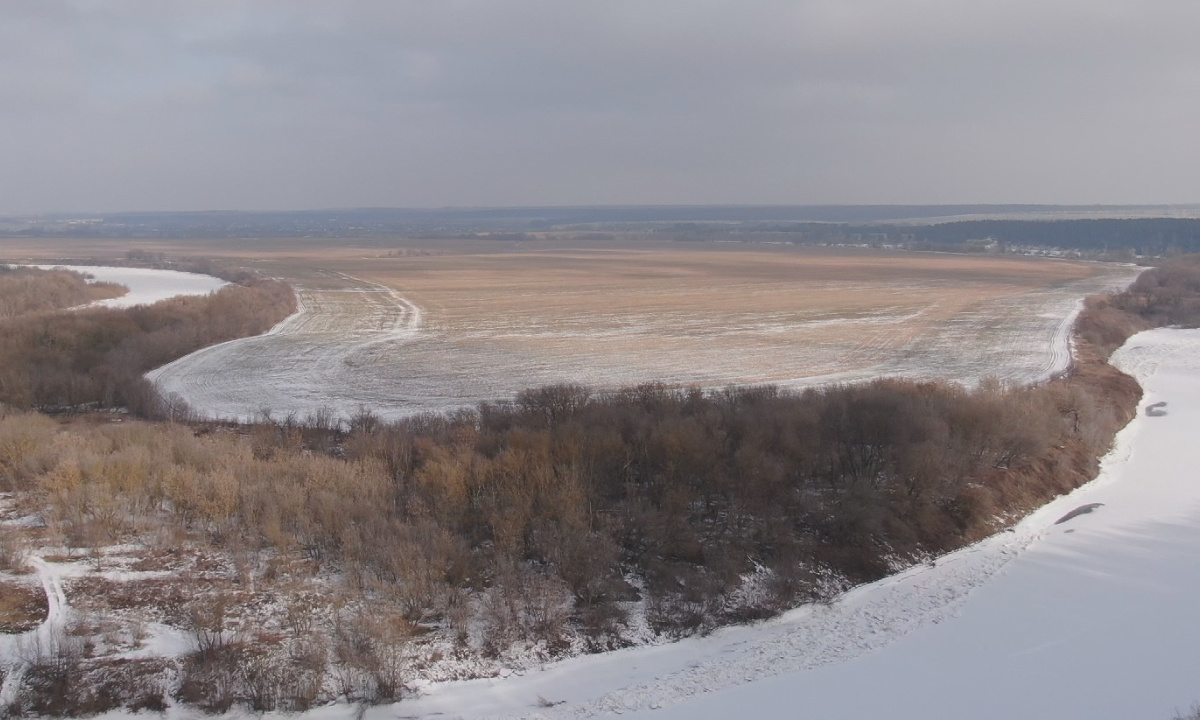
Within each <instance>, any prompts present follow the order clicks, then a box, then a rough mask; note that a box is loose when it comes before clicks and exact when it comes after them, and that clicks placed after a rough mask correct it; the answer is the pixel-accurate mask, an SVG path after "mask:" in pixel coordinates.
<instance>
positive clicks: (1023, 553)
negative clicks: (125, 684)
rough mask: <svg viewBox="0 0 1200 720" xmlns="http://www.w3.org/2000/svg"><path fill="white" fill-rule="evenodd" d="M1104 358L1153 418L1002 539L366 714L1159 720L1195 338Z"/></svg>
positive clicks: (1196, 530)
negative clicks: (804, 600)
mask: <svg viewBox="0 0 1200 720" xmlns="http://www.w3.org/2000/svg"><path fill="white" fill-rule="evenodd" d="M1114 362H1115V363H1116V364H1118V365H1119V366H1120V367H1121V368H1122V369H1124V370H1125V371H1126V372H1129V373H1131V374H1133V375H1134V376H1135V377H1137V378H1138V380H1139V382H1141V383H1142V385H1143V387H1144V388H1145V390H1146V396H1145V398H1144V400H1143V407H1144V406H1147V405H1151V404H1154V403H1157V402H1166V403H1167V405H1166V407H1165V408H1164V409H1165V410H1166V411H1167V414H1166V415H1163V416H1157V417H1151V416H1147V415H1146V414H1145V413H1144V412H1143V413H1141V414H1140V415H1139V417H1138V418H1137V419H1136V420H1134V421H1133V422H1132V423H1131V424H1130V425H1129V426H1128V427H1127V428H1126V429H1125V430H1123V431H1122V432H1121V433H1120V435H1119V436H1118V441H1117V447H1116V448H1115V449H1114V450H1113V452H1112V453H1110V455H1109V456H1108V457H1107V458H1106V459H1105V462H1104V466H1103V469H1102V471H1101V475H1100V477H1099V478H1098V479H1097V480H1095V481H1094V482H1092V483H1090V484H1089V485H1087V486H1085V487H1083V488H1080V489H1079V490H1077V491H1076V492H1074V493H1072V494H1070V495H1068V496H1065V497H1062V498H1059V499H1058V500H1056V501H1054V502H1052V503H1050V504H1049V505H1047V506H1045V507H1044V508H1042V509H1041V510H1039V511H1037V512H1036V513H1034V514H1033V515H1031V516H1030V517H1028V518H1027V519H1025V520H1024V521H1023V522H1022V523H1020V524H1019V525H1018V526H1017V527H1016V528H1015V529H1014V530H1013V531H1011V532H1005V533H1000V534H998V535H997V536H995V537H993V538H990V539H988V540H986V541H984V542H982V543H979V544H978V545H975V546H972V547H969V548H965V549H963V550H961V551H959V552H956V553H953V554H951V555H949V556H946V557H944V558H942V559H940V560H939V561H938V562H937V563H936V565H933V566H925V567H919V568H914V569H912V570H910V571H908V572H906V573H903V574H901V575H899V576H896V577H892V578H888V579H886V580H882V581H880V582H878V583H874V584H872V585H869V586H865V587H861V588H858V589H856V590H854V591H852V592H851V593H849V594H848V595H847V596H845V597H843V598H841V599H840V600H838V601H837V602H835V603H833V604H832V605H831V606H829V607H823V606H816V607H805V608H801V609H799V610H796V611H793V612H791V613H789V614H787V615H785V616H783V617H781V618H779V619H776V620H773V621H770V622H767V623H763V624H761V625H757V626H753V627H738V628H728V629H725V630H721V631H719V632H716V633H714V634H713V635H712V636H710V637H707V638H698V639H690V640H685V641H682V642H679V643H675V644H671V645H663V646H656V647H643V648H636V649H632V650H626V651H620V652H615V653H610V654H606V655H600V656H590V657H582V658H575V659H572V660H568V661H565V662H562V663H559V664H557V665H553V666H550V667H548V668H546V669H545V670H543V671H539V672H531V673H526V674H524V675H521V676H511V677H506V678H498V679H493V680H477V681H470V682H459V683H446V684H441V685H433V686H427V687H424V688H422V696H421V697H419V698H416V699H410V700H406V701H403V702H402V703H400V704H399V705H396V706H393V707H388V708H376V709H372V710H370V711H368V712H367V717H368V718H380V719H382V718H385V717H386V718H392V717H396V716H397V715H399V716H403V717H417V718H434V717H437V718H444V719H449V718H480V717H514V718H516V717H540V718H576V717H598V716H610V715H621V716H622V717H639V718H653V719H656V720H668V719H674V718H689V719H696V718H699V719H705V718H722V719H723V718H730V717H754V718H776V717H778V718H808V717H811V718H874V717H888V718H913V719H914V720H918V719H919V720H936V719H938V718H954V719H956V720H957V719H960V718H973V719H986V718H997V719H1001V718H1003V719H1004V720H1012V719H1013V718H1023V719H1028V718H1047V719H1050V718H1054V719H1056V720H1075V719H1078V720H1085V719H1086V720H1102V719H1104V718H1113V719H1114V720H1115V719H1116V718H1121V719H1122V720H1127V719H1128V718H1150V719H1153V718H1162V719H1163V720H1167V719H1168V718H1170V717H1171V716H1172V714H1173V713H1174V711H1175V710H1176V709H1182V708H1187V707H1188V706H1190V704H1191V703H1192V702H1193V701H1195V700H1198V699H1200V682H1198V680H1197V677H1198V676H1197V669H1198V668H1200V622H1197V620H1196V604H1195V603H1196V601H1195V599H1196V598H1197V597H1200V475H1197V473H1196V470H1195V468H1196V467H1198V466H1200V447H1198V446H1197V444H1196V442H1195V436H1196V428H1197V427H1200V330H1186V331H1185V330H1154V331H1150V332H1146V333H1142V334H1139V335H1137V336H1135V337H1133V338H1132V339H1130V341H1129V342H1127V343H1126V345H1125V346H1124V347H1123V348H1122V349H1121V350H1119V351H1118V353H1117V355H1116V356H1115V359H1114ZM1090 503H1102V505H1101V506H1099V507H1097V508H1095V509H1094V510H1093V511H1092V512H1089V513H1086V514H1080V515H1078V516H1076V517H1073V518H1071V519H1069V520H1067V521H1065V522H1060V523H1059V522H1056V521H1058V520H1059V519H1061V518H1063V517H1064V516H1065V515H1067V514H1068V513H1070V512H1071V511H1072V510H1075V509H1077V508H1079V507H1081V506H1084V505H1087V504H1090ZM345 712H346V710H345V709H344V708H338V709H335V708H326V709H323V710H319V711H316V712H315V713H314V714H315V715H317V716H319V717H321V718H325V717H328V718H333V717H335V716H336V717H341V716H343V715H344V714H345Z"/></svg>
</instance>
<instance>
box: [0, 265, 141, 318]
mask: <svg viewBox="0 0 1200 720" xmlns="http://www.w3.org/2000/svg"><path fill="white" fill-rule="evenodd" d="M126 292H128V288H126V287H125V286H123V285H118V284H116V283H108V282H95V283H89V282H88V281H87V277H86V276H84V275H83V274H81V273H77V272H71V271H69V270H40V269H38V268H33V267H22V266H10V265H3V264H0V320H7V319H8V318H14V317H17V316H19V315H28V314H30V313H39V312H47V311H50V310H62V309H64V308H70V307H76V306H79V305H86V304H87V303H90V302H95V301H96V300H107V299H109V298H115V297H120V296H121V295H124V294H125V293H126Z"/></svg>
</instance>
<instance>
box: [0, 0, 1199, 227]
mask: <svg viewBox="0 0 1200 720" xmlns="http://www.w3.org/2000/svg"><path fill="white" fill-rule="evenodd" d="M1197 21H1200V4H1196V3H1194V2H1181V1H1177V0H1149V1H1143V2H1135V1H1127V0H1091V1H1090V2H1085V1H1084V0H1041V1H1040V2H1035V1H1034V0H1008V1H1007V2H1000V1H997V0H977V1H972V2H962V1H961V0H841V1H840V2H835V1H834V0H793V1H791V2H766V1H764V2H736V3H735V2H731V1H728V0H687V1H684V0H659V1H657V2H644V1H643V2H623V1H620V0H617V1H614V2H606V3H566V2H561V0H558V1H554V2H552V1H550V0H511V1H509V0H470V1H460V0H439V1H438V2H424V1H421V2H403V1H388V0H379V1H377V2H369V1H367V0H359V1H351V2H339V3H329V2H317V1H315V0H314V1H309V0H229V1H227V2H219V3H210V2H201V1H200V0H193V1H184V0H158V1H154V0H139V1H134V0H111V1H109V2H103V3H100V2H93V1H91V0H33V1H30V0H11V1H10V2H6V3H4V4H2V5H0V158H3V159H4V170H3V171H2V172H0V210H9V211H32V210H51V209H74V208H79V209H135V208H138V209H141V208H146V209H193V208H195V209H206V208H299V207H327V206H353V205H409V206H412V205H433V206H437V205H448V204H451V205H481V204H550V203H661V202H671V203H676V202H678V203H704V202H747V203H758V202H761V203H806V202H811V203H826V202H842V203H856V202H863V203H872V202H901V203H903V202H976V201H993V202H1018V201H1037V202H1185V201H1195V200H1196V199H1197V191H1198V190H1200V187H1197V184H1198V181H1197V180H1196V179H1195V178H1194V177H1193V175H1194V173H1192V172H1191V171H1190V167H1191V165H1192V164H1194V161H1195V160H1196V159H1197V158H1196V151H1197V146H1196V143H1195V141H1193V140H1192V137H1191V136H1192V129H1191V128H1192V126H1193V125H1194V119H1195V117H1196V114H1197V111H1198V110H1200V100H1198V99H1197V98H1200V93H1197V92H1196V90H1198V89H1200V88H1197V84H1200V50H1198V49H1197V48H1196V47H1195V46H1194V43H1193V42H1192V40H1191V38H1190V37H1189V36H1190V35H1191V32H1192V30H1193V29H1194V28H1195V27H1197V26H1200V24H1198V22H1197Z"/></svg>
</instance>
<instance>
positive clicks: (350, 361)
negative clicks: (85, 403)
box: [147, 274, 421, 420]
mask: <svg viewBox="0 0 1200 720" xmlns="http://www.w3.org/2000/svg"><path fill="white" fill-rule="evenodd" d="M330 277H331V278H332V279H333V280H334V281H335V287H332V288H320V289H314V288H304V287H298V288H296V294H297V300H298V305H299V309H298V310H297V311H296V312H295V313H294V314H292V315H291V316H290V317H288V318H286V319H285V320H284V321H282V322H281V323H279V324H278V325H276V326H275V327H274V328H272V329H271V330H270V331H269V332H267V333H266V334H264V335H260V336H257V337H252V338H244V339H241V340H233V341H231V342H227V343H223V344H220V345H214V346H212V347H209V348H205V349H203V350H200V351H198V352H196V353H193V354H191V355H188V356H187V357H184V358H181V359H180V360H177V361H176V362H173V363H171V364H169V365H165V366H163V367H161V368H158V369H156V370H154V371H153V372H151V373H150V374H149V375H148V376H147V377H149V378H150V380H151V381H153V382H154V383H155V384H156V385H157V386H158V388H159V390H160V391H161V392H163V393H164V394H165V395H166V396H167V397H169V398H174V397H182V398H183V399H184V400H185V401H186V402H188V403H189V404H191V405H193V406H195V407H197V408H198V409H200V410H201V411H202V412H204V413H205V414H207V415H209V416H212V417H222V418H239V419H244V420H245V419H252V418H255V417H259V416H261V415H262V414H263V413H271V414H273V415H275V416H285V415H288V414H292V413H294V414H297V415H298V416H300V417H308V416H310V415H312V414H315V413H316V412H318V411H320V410H322V409H328V410H330V411H332V412H333V413H335V414H337V415H340V416H343V417H345V416H349V415H351V414H352V413H354V412H355V411H357V410H358V409H359V408H360V407H363V406H366V407H376V406H377V404H378V402H379V398H378V396H379V390H378V388H377V387H376V374H375V370H376V369H377V368H379V367H380V366H383V365H386V364H388V363H391V362H393V361H394V353H395V352H396V351H397V349H398V348H400V347H402V346H403V345H405V344H407V343H410V342H412V341H413V340H414V339H415V338H416V337H417V335H418V333H419V331H420V327H421V309H420V308H419V307H417V306H416V305H414V304H413V303H411V302H409V301H407V300H405V299H404V298H403V297H401V296H400V294H399V293H397V292H396V291H394V290H392V289H390V288H387V287H384V286H382V285H379V284H376V283H371V282H367V281H364V280H359V279H357V278H352V277H350V276H348V275H344V274H332V275H331V276H330Z"/></svg>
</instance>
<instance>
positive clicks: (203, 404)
mask: <svg viewBox="0 0 1200 720" xmlns="http://www.w3.org/2000/svg"><path fill="white" fill-rule="evenodd" d="M263 256H265V257H266V258H267V259H266V260H265V261H264V262H262V263H261V265H260V266H259V267H261V268H262V270H263V271H264V272H268V273H271V274H275V275H279V276H281V277H284V278H285V279H288V280H289V281H291V282H292V283H293V284H294V286H295V287H296V290H297V292H298V294H299V296H300V300H301V304H302V306H303V308H302V310H301V312H300V313H299V314H298V315H296V316H293V317H292V318H290V319H289V320H288V321H286V322H285V323H283V324H281V325H280V326H279V327H277V328H275V330H274V331H273V332H272V333H271V334H269V335H266V336H261V337H256V338H248V339H245V340H238V341H234V342H231V343H227V344H224V345H221V346H217V347H213V348H208V349H205V350H202V351H200V352H198V353H195V354H193V355H190V356H188V357H185V358H183V359H181V360H179V361H177V362H175V363H173V364H171V365H168V366H166V367H164V368H161V369H159V370H157V371H155V372H154V373H152V375H151V377H152V379H153V380H154V381H155V382H156V383H157V384H158V386H159V387H160V389H161V390H162V391H163V392H165V393H167V394H169V395H172V396H177V397H179V398H182V399H184V400H185V401H186V402H187V403H188V404H189V405H191V406H192V407H193V408H194V409H196V410H198V411H199V412H200V413H202V414H204V415H207V416H210V417H222V418H250V417H253V416H256V415H258V414H259V413H260V412H261V411H263V410H269V411H271V412H272V413H273V414H274V415H275V416H276V417H279V416H282V415H286V414H290V413H295V414H296V415H297V416H300V417H304V416H308V415H311V414H313V413H315V412H317V411H318V410H320V409H322V408H324V409H328V410H331V411H332V412H334V413H335V414H338V415H341V416H347V415H351V414H353V413H354V412H356V411H357V410H358V409H359V408H360V407H367V408H370V409H372V410H374V411H375V412H377V413H379V414H381V415H383V416H384V417H388V418H395V417H401V416H405V415H411V414H414V413H418V412H423V411H440V410H446V409H451V408H455V407H461V406H466V405H472V404H475V403H477V402H479V401H481V400H489V399H498V398H507V397H512V396H513V395H515V394H516V393H517V392H519V391H520V390H522V389H524V388H527V387H531V386H538V385H544V384H551V383H561V382H579V383H585V384H588V385H592V386H595V387H598V388H602V389H603V388H613V387H617V386H623V385H631V384H636V383H642V382H647V381H661V382H664V383H668V384H695V385H703V386H722V385H727V384H739V383H777V384H781V385H791V386H799V385H805V384H812V383H818V382H829V381H842V380H854V379H859V378H865V377H871V376H878V375H903V376H908V377H917V378H925V377H947V378H951V379H954V380H960V381H963V382H967V383H971V382H975V381H977V380H979V379H980V378H982V377H984V376H988V375H994V376H997V377H1000V378H1002V379H1007V380H1014V381H1033V380H1037V379H1040V378H1043V377H1046V376H1047V375H1049V374H1052V373H1053V372H1056V371H1058V370H1061V369H1062V368H1064V367H1065V365H1066V361H1067V358H1068V347H1067V338H1068V332H1067V330H1068V327H1069V321H1070V319H1071V317H1072V315H1073V313H1074V311H1075V309H1076V308H1077V307H1078V301H1079V299H1080V298H1082V297H1084V296H1085V295H1089V294H1092V293H1097V292H1103V291H1107V290H1110V289H1114V288H1117V287H1122V286H1124V285H1126V284H1128V282H1130V281H1131V280H1132V278H1133V277H1134V276H1135V275H1136V269H1134V268H1130V267H1122V266H1114V265H1100V264H1091V263H1076V262H1063V261H1047V260H1031V259H1016V258H1004V257H986V256H953V255H932V254H908V253H871V252H851V251H843V252H828V251H826V252H817V251H799V250H794V249H762V248H761V246H759V247H758V248H754V249H747V248H746V247H745V246H736V247H734V246H729V247H724V246H719V247H714V246H711V245H695V246H687V245H683V244H680V243H676V244H670V245H656V246H624V247H600V246H586V245H557V246H550V245H540V244H536V243H527V244H525V245H523V246H522V245H517V244H508V243H490V244H489V243H479V244H477V245H476V246H470V245H463V244H459V245H447V246H443V247H441V248H439V249H437V250H435V251H433V252H428V253H426V252H424V251H421V252H408V251H406V252H401V253H396V252H392V253H378V252H376V253H375V254H373V255H372V256H369V257H364V252H363V250H362V249H361V248H360V249H357V250H355V251H353V252H351V251H349V250H347V249H339V250H336V251H316V250H310V251H308V252H299V253H298V252H294V249H293V251H292V252H284V251H278V252H276V253H273V254H264V255H263Z"/></svg>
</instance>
